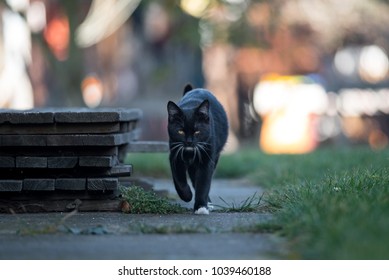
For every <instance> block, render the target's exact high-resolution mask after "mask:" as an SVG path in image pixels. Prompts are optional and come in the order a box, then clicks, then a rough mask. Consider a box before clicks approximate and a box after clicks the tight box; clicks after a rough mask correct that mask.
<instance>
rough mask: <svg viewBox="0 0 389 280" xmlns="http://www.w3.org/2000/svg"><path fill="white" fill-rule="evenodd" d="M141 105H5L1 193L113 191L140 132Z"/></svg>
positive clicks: (126, 172)
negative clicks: (30, 107) (8, 107)
mask: <svg viewBox="0 0 389 280" xmlns="http://www.w3.org/2000/svg"><path fill="white" fill-rule="evenodd" d="M141 113H142V112H141V111H140V110H138V109H93V110H91V109H85V108H73V109H69V108H62V109H40V110H38V109H34V110H28V111H13V110H0V197H1V193H5V192H7V193H9V192H19V193H26V192H37V191H44V192H55V191H87V192H112V191H115V190H117V189H118V186H119V177H127V176H130V175H131V172H132V166H131V165H126V164H123V160H124V157H125V154H126V152H127V150H128V148H129V147H130V142H132V141H133V140H136V139H137V137H138V134H139V133H138V129H137V122H138V120H139V119H140V118H141Z"/></svg>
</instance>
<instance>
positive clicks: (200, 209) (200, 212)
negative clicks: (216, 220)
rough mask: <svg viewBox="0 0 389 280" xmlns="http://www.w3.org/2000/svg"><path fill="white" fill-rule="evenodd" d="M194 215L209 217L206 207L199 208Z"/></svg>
mask: <svg viewBox="0 0 389 280" xmlns="http://www.w3.org/2000/svg"><path fill="white" fill-rule="evenodd" d="M194 213H195V215H209V210H208V209H207V208H206V207H200V208H199V209H197V210H196V211H195V212H194Z"/></svg>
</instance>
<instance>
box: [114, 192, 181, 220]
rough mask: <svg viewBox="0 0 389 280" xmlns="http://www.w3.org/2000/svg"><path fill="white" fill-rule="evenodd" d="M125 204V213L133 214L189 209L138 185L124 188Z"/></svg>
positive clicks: (163, 212)
mask: <svg viewBox="0 0 389 280" xmlns="http://www.w3.org/2000/svg"><path fill="white" fill-rule="evenodd" d="M121 192H122V197H123V206H122V210H123V212H125V213H131V214H175V213H176V214H177V213H185V212H187V211H188V209H186V208H184V207H182V206H180V205H178V204H173V203H171V202H170V201H169V200H168V199H166V198H164V197H159V196H157V195H156V194H155V193H153V192H149V191H146V190H144V189H143V188H141V187H138V186H132V187H129V188H124V187H123V188H122V189H121Z"/></svg>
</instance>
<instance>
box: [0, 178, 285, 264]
mask: <svg viewBox="0 0 389 280" xmlns="http://www.w3.org/2000/svg"><path fill="white" fill-rule="evenodd" d="M154 185H155V188H156V189H158V190H165V191H167V192H168V193H171V195H174V188H172V186H171V183H170V182H169V180H156V181H155V182H154ZM212 188H213V189H212V193H211V199H212V200H213V202H214V203H215V204H219V202H222V201H218V197H219V196H220V197H222V198H223V200H225V201H226V202H228V203H230V202H233V201H234V203H240V202H241V201H242V200H244V199H246V198H247V197H248V196H250V195H253V194H254V193H258V192H259V193H260V192H261V189H260V188H258V187H255V186H250V185H249V184H247V183H245V182H243V181H235V180H233V181H231V180H215V181H214V184H213V187H212ZM187 206H188V207H192V205H191V204H190V203H189V204H187ZM269 219H272V216H271V215H270V214H267V213H221V212H211V214H210V215H209V216H197V215H193V214H191V213H186V214H175V215H150V214H147V215H146V214H143V215H133V214H123V213H96V212H93V213H76V214H74V215H69V213H42V214H16V215H11V214H2V215H0V248H1V250H0V259H281V258H285V256H286V250H285V246H284V245H285V244H284V241H283V240H282V238H280V237H279V236H277V235H274V234H266V233H250V232H249V230H247V229H248V228H249V227H250V226H253V225H256V224H261V223H265V222H267V221H269Z"/></svg>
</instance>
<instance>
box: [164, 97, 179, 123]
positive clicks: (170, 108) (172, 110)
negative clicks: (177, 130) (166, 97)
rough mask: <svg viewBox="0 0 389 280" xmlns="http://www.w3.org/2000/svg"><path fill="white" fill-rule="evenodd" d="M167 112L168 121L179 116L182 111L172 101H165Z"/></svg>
mask: <svg viewBox="0 0 389 280" xmlns="http://www.w3.org/2000/svg"><path fill="white" fill-rule="evenodd" d="M167 112H168V114H169V121H172V120H174V119H176V118H179V117H181V115H182V111H181V109H180V107H178V106H177V105H176V104H175V103H174V102H173V101H169V102H168V103H167Z"/></svg>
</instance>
